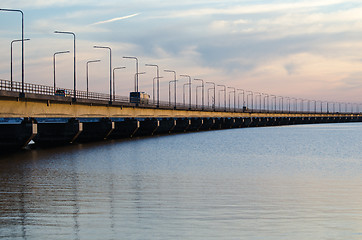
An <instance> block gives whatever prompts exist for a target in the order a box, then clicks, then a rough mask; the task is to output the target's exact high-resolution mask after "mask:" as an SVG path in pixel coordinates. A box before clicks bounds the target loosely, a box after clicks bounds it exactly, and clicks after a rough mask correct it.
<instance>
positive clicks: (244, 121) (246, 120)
mask: <svg viewBox="0 0 362 240" xmlns="http://www.w3.org/2000/svg"><path fill="white" fill-rule="evenodd" d="M252 121H253V120H252V118H249V117H248V118H242V125H241V127H243V128H246V127H249V126H250V125H251V123H252Z"/></svg>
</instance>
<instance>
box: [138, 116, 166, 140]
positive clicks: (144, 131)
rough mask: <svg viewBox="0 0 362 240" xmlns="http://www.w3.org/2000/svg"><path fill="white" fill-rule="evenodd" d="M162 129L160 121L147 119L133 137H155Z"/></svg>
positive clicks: (141, 123)
mask: <svg viewBox="0 0 362 240" xmlns="http://www.w3.org/2000/svg"><path fill="white" fill-rule="evenodd" d="M159 127H160V121H159V120H158V119H156V118H147V119H144V120H143V121H141V122H140V126H139V129H138V130H137V132H135V133H134V134H132V136H149V135H153V134H154V133H155V132H156V131H157V129H158V128H159Z"/></svg>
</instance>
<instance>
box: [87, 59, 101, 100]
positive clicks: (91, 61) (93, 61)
mask: <svg viewBox="0 0 362 240" xmlns="http://www.w3.org/2000/svg"><path fill="white" fill-rule="evenodd" d="M100 61H101V60H98V59H97V60H90V61H87V64H86V74H87V76H86V79H87V98H88V95H89V64H90V63H96V62H100Z"/></svg>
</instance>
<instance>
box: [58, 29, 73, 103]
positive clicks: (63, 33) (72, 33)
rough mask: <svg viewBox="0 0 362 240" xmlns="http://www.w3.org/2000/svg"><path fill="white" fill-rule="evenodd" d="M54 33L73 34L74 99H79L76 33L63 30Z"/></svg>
mask: <svg viewBox="0 0 362 240" xmlns="http://www.w3.org/2000/svg"><path fill="white" fill-rule="evenodd" d="M54 33H60V34H71V35H73V80H74V97H73V101H74V102H75V101H76V100H77V93H76V66H75V65H76V64H75V63H76V57H75V33H73V32H62V31H55V32H54Z"/></svg>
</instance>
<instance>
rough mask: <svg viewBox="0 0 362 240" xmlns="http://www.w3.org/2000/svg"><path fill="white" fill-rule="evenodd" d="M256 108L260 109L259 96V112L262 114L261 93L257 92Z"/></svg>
mask: <svg viewBox="0 0 362 240" xmlns="http://www.w3.org/2000/svg"><path fill="white" fill-rule="evenodd" d="M254 94H255V105H256V106H255V107H256V108H257V107H258V96H259V112H261V93H258V92H255V93H254Z"/></svg>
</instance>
